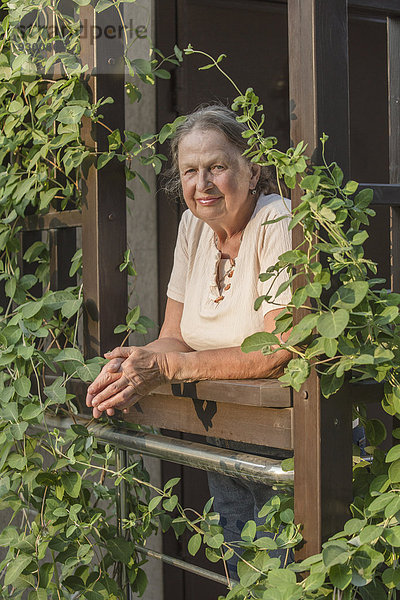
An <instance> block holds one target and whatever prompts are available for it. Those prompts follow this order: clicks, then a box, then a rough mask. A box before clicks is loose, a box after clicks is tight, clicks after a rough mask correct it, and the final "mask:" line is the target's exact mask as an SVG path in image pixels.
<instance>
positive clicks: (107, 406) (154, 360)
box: [86, 346, 167, 419]
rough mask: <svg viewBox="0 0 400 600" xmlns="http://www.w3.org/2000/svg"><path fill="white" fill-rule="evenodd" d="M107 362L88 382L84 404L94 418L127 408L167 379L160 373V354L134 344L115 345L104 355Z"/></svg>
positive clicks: (123, 410) (126, 410)
mask: <svg viewBox="0 0 400 600" xmlns="http://www.w3.org/2000/svg"><path fill="white" fill-rule="evenodd" d="M104 356H105V357H106V358H107V359H108V361H109V362H108V363H107V364H106V365H105V366H104V367H103V369H102V371H101V372H100V374H99V375H98V376H97V377H96V379H95V380H94V382H93V383H92V384H91V385H90V386H89V388H88V391H87V395H86V405H87V406H88V407H91V408H92V409H93V417H94V418H95V419H98V418H99V417H101V415H102V413H103V412H106V413H107V415H108V416H112V415H114V413H115V409H118V410H122V412H125V413H126V412H128V408H129V407H130V406H133V404H135V402H138V400H140V399H141V398H143V396H147V395H148V394H149V393H150V392H151V391H152V390H154V389H155V388H157V387H158V386H159V385H161V384H162V383H165V381H167V378H166V376H165V375H164V374H163V372H162V371H163V368H162V364H163V359H164V355H163V354H162V353H160V352H153V351H151V350H146V349H145V348H140V347H136V346H131V347H120V348H115V349H114V350H113V351H112V352H107V353H106V354H105V355H104Z"/></svg>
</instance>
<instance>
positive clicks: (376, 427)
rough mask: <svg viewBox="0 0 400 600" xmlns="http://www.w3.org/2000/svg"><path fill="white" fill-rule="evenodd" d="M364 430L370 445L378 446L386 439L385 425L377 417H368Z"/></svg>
mask: <svg viewBox="0 0 400 600" xmlns="http://www.w3.org/2000/svg"><path fill="white" fill-rule="evenodd" d="M365 431H366V435H367V439H368V442H369V443H370V444H371V445H372V446H379V444H381V443H382V442H383V441H384V440H385V439H386V427H385V426H384V424H383V423H382V421H380V420H379V419H370V420H369V421H367V424H366V427H365ZM392 450H393V448H392ZM399 458H400V455H399ZM387 462H390V461H387Z"/></svg>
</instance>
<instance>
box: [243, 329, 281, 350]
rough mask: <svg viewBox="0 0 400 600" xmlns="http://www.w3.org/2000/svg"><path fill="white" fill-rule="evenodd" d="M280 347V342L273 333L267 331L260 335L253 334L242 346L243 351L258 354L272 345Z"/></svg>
mask: <svg viewBox="0 0 400 600" xmlns="http://www.w3.org/2000/svg"><path fill="white" fill-rule="evenodd" d="M275 344H277V345H279V340H278V338H277V337H276V335H274V334H273V333H269V332H267V331H262V332H259V333H253V335H250V336H249V337H247V338H246V339H245V340H244V341H243V342H242V345H241V348H242V351H243V352H246V353H249V352H257V351H258V350H262V349H263V348H265V347H268V346H272V345H275Z"/></svg>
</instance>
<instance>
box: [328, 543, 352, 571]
mask: <svg viewBox="0 0 400 600" xmlns="http://www.w3.org/2000/svg"><path fill="white" fill-rule="evenodd" d="M349 557H350V552H349V550H348V549H347V547H346V545H345V544H343V545H337V544H335V543H329V545H328V546H326V547H325V548H324V549H323V551H322V560H323V561H324V565H325V566H326V567H332V566H333V565H341V564H344V563H345V562H347V560H348V559H349Z"/></svg>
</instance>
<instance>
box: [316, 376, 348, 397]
mask: <svg viewBox="0 0 400 600" xmlns="http://www.w3.org/2000/svg"><path fill="white" fill-rule="evenodd" d="M343 382H344V375H341V376H340V377H336V374H335V373H331V374H329V373H324V374H323V375H322V376H321V392H322V393H323V395H324V396H325V398H329V396H332V394H335V393H336V392H337V391H339V390H340V388H341V387H342V385H343Z"/></svg>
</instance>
